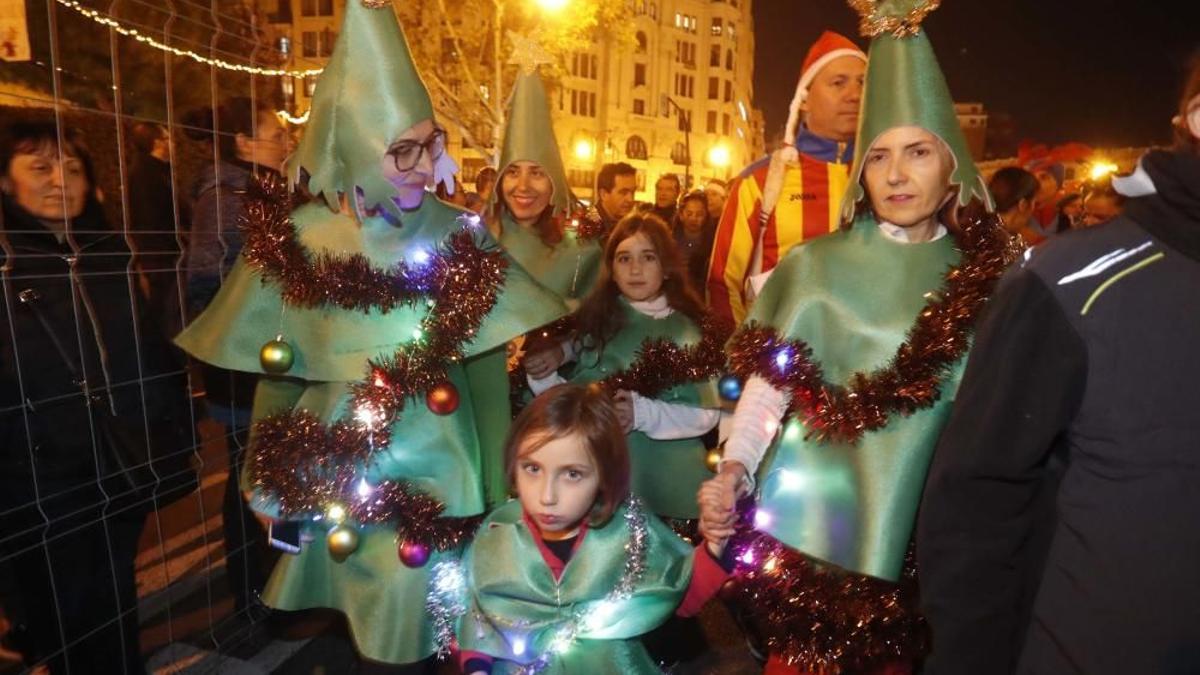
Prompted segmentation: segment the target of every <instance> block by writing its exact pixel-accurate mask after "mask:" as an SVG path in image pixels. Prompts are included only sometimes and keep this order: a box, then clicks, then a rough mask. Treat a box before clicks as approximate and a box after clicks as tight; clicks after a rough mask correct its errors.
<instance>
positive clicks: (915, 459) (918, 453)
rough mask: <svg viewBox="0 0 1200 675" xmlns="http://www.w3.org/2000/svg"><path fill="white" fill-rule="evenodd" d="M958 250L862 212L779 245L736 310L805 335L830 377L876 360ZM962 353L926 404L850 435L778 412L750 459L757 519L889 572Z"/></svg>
mask: <svg viewBox="0 0 1200 675" xmlns="http://www.w3.org/2000/svg"><path fill="white" fill-rule="evenodd" d="M958 261H959V253H958V251H957V250H955V248H954V241H953V239H952V238H951V237H950V236H946V237H943V238H942V239H939V240H937V241H934V242H928V243H922V244H903V243H898V242H895V241H892V240H890V239H888V238H887V237H886V236H884V235H883V234H882V233H881V232H880V231H879V228H878V226H877V225H876V224H875V221H874V220H873V219H871V218H870V217H864V218H860V219H859V220H858V221H857V222H855V223H854V227H853V228H851V229H849V230H842V231H839V232H836V233H834V234H830V235H828V236H825V237H821V238H820V239H817V240H814V241H813V242H812V243H809V244H807V245H805V246H799V247H796V248H795V249H793V250H792V251H790V252H789V253H788V255H787V256H786V257H785V258H784V260H783V261H782V262H781V263H780V264H779V266H778V267H776V268H775V271H774V273H772V275H771V278H770V279H769V280H768V281H767V284H766V286H765V287H764V288H763V291H762V294H760V295H759V297H758V299H757V300H755V303H754V307H753V308H752V309H751V312H750V315H749V316H748V317H747V321H758V322H759V323H762V324H768V325H770V326H773V327H774V328H776V329H777V330H779V331H780V333H781V334H782V335H784V336H785V337H787V338H789V339H796V340H804V341H805V342H807V343H808V345H809V346H810V347H811V348H812V358H813V360H814V362H816V363H818V364H820V366H821V368H822V369H823V370H824V374H825V379H826V380H827V381H829V382H834V383H844V382H846V381H847V380H848V379H849V377H850V376H851V375H852V374H854V373H855V372H865V373H871V372H873V371H874V370H876V369H878V368H881V367H884V366H886V365H887V364H888V363H889V361H890V360H891V358H892V356H893V355H894V354H895V353H896V349H897V348H898V347H899V346H900V344H901V343H902V342H903V341H904V339H905V335H906V333H907V331H908V330H909V329H910V328H911V327H912V325H913V323H914V321H915V320H916V317H917V313H918V312H920V311H921V308H922V307H923V306H924V304H925V302H926V299H925V297H924V296H925V294H926V293H928V292H931V291H935V290H937V289H938V288H940V287H941V285H942V276H943V275H944V274H945V272H946V269H947V267H949V266H950V265H954V264H957V263H958ZM961 369H962V364H961V362H960V363H959V364H958V365H956V366H955V368H954V370H953V372H952V373H951V374H950V375H948V376H947V377H946V378H945V379H944V380H943V384H942V396H941V399H940V400H939V401H938V402H937V403H936V404H935V405H934V406H933V407H931V408H926V409H924V410H921V411H918V412H917V413H915V414H913V415H911V416H909V417H904V416H900V415H896V416H894V417H893V418H892V420H891V422H889V423H888V425H887V426H886V427H885V428H883V429H880V430H878V431H874V432H867V433H866V434H865V435H864V436H863V437H862V439H861V440H859V441H858V442H857V443H855V444H853V445H851V444H846V443H834V442H823V441H818V440H816V439H815V438H808V439H806V438H805V436H806V435H807V434H806V430H805V429H804V428H803V426H802V425H801V424H800V423H799V422H798V421H796V420H795V419H792V420H788V421H787V422H786V424H785V426H784V428H783V433H782V434H781V435H780V436H779V438H778V440H777V441H776V443H775V444H774V446H773V449H772V452H773V455H769V456H768V459H767V460H766V461H764V462H763V464H762V465H761V467H760V470H759V484H760V487H761V500H760V505H759V508H760V510H762V511H764V512H765V514H766V516H767V517H766V518H765V519H764V520H765V522H762V523H760V524H762V525H763V527H761V528H760V529H763V530H765V531H766V532H768V533H770V534H771V535H772V536H774V537H775V538H777V539H779V540H780V541H781V542H783V543H784V544H787V545H788V546H791V547H792V548H795V549H797V550H799V551H801V552H803V553H805V554H808V555H810V556H813V557H815V558H819V559H821V560H825V561H827V562H831V563H834V564H836V565H839V566H841V567H844V568H846V569H849V570H851V571H854V572H859V573H862V574H869V575H872V576H876V577H881V578H883V579H888V580H896V579H898V578H899V575H900V571H901V566H902V563H903V560H904V554H905V551H906V549H907V547H908V543H909V539H910V536H911V534H912V527H913V521H914V517H915V515H916V511H917V505H918V503H919V501H920V497H921V490H922V487H923V485H924V482H925V473H926V471H927V469H928V465H929V460H930V458H931V456H932V454H933V448H934V444H935V443H936V442H937V439H938V436H939V435H940V433H941V430H942V427H943V425H944V424H945V422H946V419H947V417H948V415H949V412H950V407H951V404H952V403H953V400H954V392H955V391H956V390H957V388H958V381H959V378H960V377H961Z"/></svg>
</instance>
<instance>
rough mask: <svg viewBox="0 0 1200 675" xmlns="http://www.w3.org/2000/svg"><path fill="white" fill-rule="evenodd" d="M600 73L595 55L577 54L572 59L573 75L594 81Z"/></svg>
mask: <svg viewBox="0 0 1200 675" xmlns="http://www.w3.org/2000/svg"><path fill="white" fill-rule="evenodd" d="M599 73H600V68H599V63H598V60H597V57H596V55H595V54H586V53H577V54H574V55H572V57H571V74H572V75H574V76H575V77H582V78H584V79H587V80H594V79H596V78H597V77H598V75H599Z"/></svg>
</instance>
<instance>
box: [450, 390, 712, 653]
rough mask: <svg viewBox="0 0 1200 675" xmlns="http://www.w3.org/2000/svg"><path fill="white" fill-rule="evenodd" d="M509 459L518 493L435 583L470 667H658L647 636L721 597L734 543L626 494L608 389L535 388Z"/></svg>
mask: <svg viewBox="0 0 1200 675" xmlns="http://www.w3.org/2000/svg"><path fill="white" fill-rule="evenodd" d="M505 458H506V465H507V466H508V467H509V471H510V475H511V476H512V480H513V483H514V486H515V489H516V493H517V497H518V498H517V499H515V500H512V501H510V502H508V503H507V504H505V505H503V506H501V507H500V508H499V509H497V510H496V511H495V512H493V513H492V514H491V515H489V516H488V518H487V520H485V521H484V524H483V525H482V527H480V530H479V533H478V535H477V536H476V537H475V539H474V541H473V542H472V543H471V546H470V548H468V550H467V553H466V555H465V557H464V559H463V561H462V564H461V566H459V565H456V564H454V563H444V564H442V565H441V566H440V567H439V569H437V570H435V573H434V584H433V586H432V587H431V593H430V598H429V607H430V609H431V611H432V613H433V615H434V616H435V617H436V618H437V620H438V622H439V625H440V626H441V627H443V628H444V629H445V631H444V632H443V637H444V639H445V640H446V644H447V646H448V645H449V643H450V641H451V638H452V637H453V635H452V631H453V630H454V629H457V631H456V632H457V642H458V646H459V647H460V649H461V652H460V657H459V660H460V665H461V666H462V670H463V672H465V673H479V672H491V673H512V672H525V673H530V672H534V673H536V672H546V673H603V674H612V675H616V674H617V673H635V674H636V673H658V672H660V671H659V669H658V667H657V666H656V665H655V663H654V661H653V660H652V659H651V658H650V656H649V655H648V654H647V652H646V649H645V648H644V647H643V646H642V644H641V641H640V640H639V639H638V636H640V635H642V634H644V633H646V632H649V631H650V630H652V629H653V628H654V627H656V626H657V625H659V624H661V623H662V622H663V621H665V620H666V619H667V618H669V617H670V616H671V615H672V614H675V613H679V614H685V615H687V614H694V613H695V612H697V611H699V609H700V608H701V607H702V606H703V605H704V603H705V602H706V601H707V600H708V599H709V598H710V597H712V595H713V594H714V593H715V592H716V591H717V589H719V588H720V586H721V584H722V583H724V581H725V579H726V578H727V576H728V575H727V572H726V568H728V567H731V566H732V565H731V560H729V559H726V560H725V562H724V563H722V562H721V561H720V560H719V558H720V557H721V556H722V554H723V553H724V549H725V542H724V541H718V540H713V541H708V542H705V544H703V545H702V546H700V547H698V548H696V549H695V550H694V551H693V550H691V549H690V548H689V547H688V546H687V545H686V544H685V543H684V542H683V541H682V540H681V539H679V538H678V537H677V536H675V534H674V533H672V532H671V530H670V529H669V528H667V527H666V526H665V525H664V524H663V523H662V522H661V521H659V520H658V519H657V518H655V517H653V515H651V514H649V513H646V512H645V510H644V507H643V506H642V505H641V502H640V501H639V500H638V499H637V498H636V497H629V454H628V450H627V448H626V445H625V439H624V436H623V435H622V434H621V433H620V424H619V422H618V419H617V413H616V410H615V408H614V406H613V405H612V403H611V399H610V398H609V396H608V395H607V394H606V393H604V392H603V391H601V390H599V389H598V388H595V387H582V386H577V385H561V386H557V387H554V388H552V389H551V390H549V391H547V392H546V393H544V394H542V395H541V396H539V397H538V398H536V399H535V400H534V401H533V403H531V404H530V405H529V406H528V407H527V408H526V409H525V410H524V411H522V413H521V415H520V416H519V417H518V418H517V421H516V422H515V423H514V425H513V434H512V436H511V438H510V440H509V442H508V445H507V447H506V449H505ZM456 620H457V625H456Z"/></svg>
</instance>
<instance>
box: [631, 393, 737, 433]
mask: <svg viewBox="0 0 1200 675" xmlns="http://www.w3.org/2000/svg"><path fill="white" fill-rule="evenodd" d="M630 393H631V394H633V428H634V429H637V430H638V431H640V432H642V433H644V434H646V435H647V436H649V437H650V438H653V439H655V440H659V441H670V440H675V439H678V438H695V437H697V436H703V435H704V434H705V433H706V432H708V430H709V429H712V428H713V427H715V426H717V422H719V421H720V420H721V411H720V410H710V409H708V408H699V407H696V406H691V405H686V404H683V403H667V402H666V401H659V400H658V399H653V398H647V397H645V396H639V395H638V394H637V393H636V392H630Z"/></svg>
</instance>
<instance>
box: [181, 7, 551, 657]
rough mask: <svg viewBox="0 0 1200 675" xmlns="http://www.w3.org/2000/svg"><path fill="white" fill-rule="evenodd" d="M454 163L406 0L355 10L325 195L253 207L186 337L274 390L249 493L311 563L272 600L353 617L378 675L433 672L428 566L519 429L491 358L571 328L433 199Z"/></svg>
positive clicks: (341, 51)
mask: <svg viewBox="0 0 1200 675" xmlns="http://www.w3.org/2000/svg"><path fill="white" fill-rule="evenodd" d="M377 6H378V8H377ZM444 148H445V132H444V131H443V130H441V129H440V128H438V127H437V125H436V124H435V123H434V121H433V106H432V104H431V102H430V99H429V94H428V92H427V91H426V90H425V87H424V85H423V84H422V83H421V80H420V78H419V77H418V75H417V73H416V70H415V68H414V66H413V64H412V60H411V58H410V56H409V51H408V47H407V45H406V43H405V40H404V36H403V33H402V32H401V30H400V26H399V24H398V23H397V21H396V18H395V14H394V13H393V12H392V10H391V8H390V4H386V3H385V4H382V5H380V4H379V3H375V2H366V1H365V0H351V2H349V3H347V5H346V14H345V19H344V25H343V30H342V32H341V35H340V38H339V40H338V43H337V46H336V48H335V50H334V54H333V57H332V59H331V61H330V63H329V65H328V67H327V68H326V70H325V72H324V73H323V74H322V75H321V79H320V80H319V82H318V83H317V87H316V91H315V96H314V99H313V107H312V114H311V117H310V121H309V123H308V125H307V129H306V132H305V135H304V137H303V139H302V140H301V142H300V145H299V147H298V148H297V151H296V154H295V155H294V156H293V157H291V158H290V159H289V162H288V184H289V186H292V187H294V186H296V185H303V186H306V187H307V190H308V192H309V193H311V194H312V195H314V196H315V197H316V200H315V201H314V202H312V203H308V204H304V205H302V206H299V207H297V208H295V209H293V210H292V211H291V212H290V219H287V220H285V219H283V218H282V216H283V215H288V214H287V212H286V211H284V210H282V209H280V208H279V206H278V203H277V202H272V201H270V200H263V199H261V198H259V199H256V200H255V201H254V203H253V204H252V205H251V208H249V209H248V210H247V215H248V228H247V230H246V245H245V248H244V249H243V254H242V258H241V259H240V260H239V262H238V263H237V264H236V265H235V267H234V269H233V271H232V272H231V274H230V276H229V277H228V278H227V279H226V281H225V283H224V285H223V286H222V288H221V291H220V293H218V295H217V296H216V298H214V299H213V301H212V303H211V304H210V305H209V308H208V310H207V311H206V312H205V313H204V314H203V315H201V316H200V317H199V318H198V319H197V320H196V321H195V322H194V323H193V324H192V325H191V326H189V327H188V329H187V330H186V331H184V333H183V334H182V335H181V336H180V337H179V339H178V342H179V344H180V345H181V346H183V347H184V348H185V349H187V350H188V351H189V352H190V353H192V354H193V355H194V356H196V357H197V358H200V359H202V360H204V361H207V362H210V363H216V364H217V365H221V366H223V367H226V368H230V369H235V370H241V371H244V372H251V373H255V374H258V375H260V378H259V384H258V389H257V392H256V395H255V409H254V418H255V427H254V430H253V433H252V437H251V439H252V440H251V446H250V453H249V459H248V461H247V470H246V472H245V473H244V475H243V489H245V490H246V491H247V495H248V497H249V499H250V504H251V507H252V508H253V509H254V510H255V511H256V512H258V513H259V514H260V515H261V516H262V517H263V518H264V519H266V520H269V521H270V522H271V526H272V539H274V540H276V541H277V542H278V544H277V545H278V546H279V547H280V548H284V549H285V550H289V551H290V552H293V553H294V555H285V556H283V558H282V560H281V561H280V563H279V564H278V566H277V567H276V568H275V570H274V572H273V573H272V575H271V578H270V580H269V581H268V583H267V586H266V589H265V591H264V593H263V599H264V601H265V602H266V603H267V604H268V605H270V606H271V607H274V608H277V609H282V610H303V609H310V608H331V609H334V610H337V611H339V612H341V613H342V614H343V615H344V616H345V618H346V623H347V625H348V627H349V631H350V634H351V637H352V640H353V642H354V644H355V646H356V647H357V648H358V650H359V652H360V654H361V656H362V658H363V659H364V661H365V662H366V663H367V664H368V670H374V668H375V667H379V666H378V665H377V666H375V667H372V666H370V665H369V664H371V663H375V664H380V663H383V664H391V666H390V667H389V669H390V670H391V671H392V672H396V671H410V672H424V671H425V670H426V669H427V668H429V667H430V663H429V658H430V657H431V656H432V655H433V653H434V628H433V626H432V624H431V623H430V621H429V619H428V618H427V617H426V613H425V611H424V609H423V608H424V606H425V595H426V590H427V588H428V586H429V581H430V570H431V569H432V568H433V566H434V565H435V564H436V563H437V562H438V561H439V559H441V558H442V557H443V556H444V555H446V554H445V553H441V552H439V551H438V550H437V548H438V545H439V544H442V545H443V546H442V547H443V548H446V547H447V546H445V544H446V543H447V541H448V540H450V543H453V541H452V540H453V539H455V538H456V536H455V535H454V533H453V532H451V531H450V530H449V529H448V528H447V527H444V525H445V524H446V521H444V520H440V519H439V518H438V516H452V517H460V516H471V515H474V514H478V513H481V512H482V511H483V509H484V495H483V488H482V484H481V483H482V482H481V478H480V475H481V472H482V470H483V468H484V467H481V462H483V461H484V460H483V459H482V458H481V451H480V446H481V444H485V443H492V442H494V443H495V444H496V445H497V446H498V445H499V444H500V439H497V440H495V441H492V440H491V439H490V436H489V434H491V433H497V432H502V431H503V429H497V428H495V427H492V426H487V425H485V424H484V423H483V422H482V421H481V419H482V417H483V416H484V411H485V410H486V411H487V412H488V413H489V414H490V412H491V408H494V407H495V406H494V405H493V401H494V400H501V401H506V400H507V397H506V395H507V378H506V377H505V375H504V371H503V368H502V367H501V368H500V370H499V371H496V370H495V369H492V368H483V369H477V368H475V367H474V366H475V362H476V361H478V360H479V355H480V354H483V353H485V352H486V353H488V354H489V355H490V354H492V353H494V352H495V351H496V350H497V349H500V350H501V354H502V348H503V347H502V346H503V345H504V344H505V343H507V342H508V341H509V340H510V339H512V338H514V337H516V336H517V335H519V334H521V333H523V332H525V331H528V330H531V329H533V328H535V327H537V326H539V325H541V324H544V323H546V322H549V321H552V320H554V319H556V318H558V317H559V316H561V315H562V314H563V313H564V312H565V307H563V306H562V304H561V302H559V301H558V299H557V297H556V296H554V295H553V294H551V293H549V292H548V291H545V290H544V289H542V288H540V287H539V286H538V285H537V284H535V283H533V282H532V281H531V280H530V279H529V277H528V276H527V275H526V274H525V272H524V270H522V269H521V267H520V266H519V265H517V264H516V263H515V262H513V261H512V260H511V259H508V258H506V257H505V256H504V255H503V254H502V252H500V248H499V246H498V245H497V244H496V242H495V241H494V240H493V239H492V238H491V237H490V236H489V235H488V233H487V231H486V229H485V228H484V227H482V226H481V225H479V224H478V223H477V220H473V219H468V218H467V217H466V216H464V212H463V211H460V210H458V209H455V208H454V207H452V206H450V205H447V204H445V203H443V202H440V201H438V200H437V199H436V198H434V197H433V195H432V194H431V193H429V192H428V191H427V190H428V187H429V186H430V185H432V184H433V183H434V182H445V180H447V179H448V178H449V176H450V175H451V174H452V173H453V170H454V165H453V162H452V161H451V160H450V159H449V158H448V157H447V156H446V155H445V152H444ZM272 213H279V214H280V217H279V218H273V216H272V215H271V214H272ZM473 215H474V214H471V216H472V217H473ZM276 221H282V222H276ZM264 233H265V236H264ZM400 263H403V267H402V268H401V267H398V265H399V264H400ZM277 336H279V338H278V339H276V338H277ZM260 347H264V348H263V349H262V350H261V351H260ZM502 365H503V362H502V361H501V366H502ZM368 373H370V375H369V376H368ZM488 419H489V420H490V419H491V418H488ZM431 502H436V503H437V504H440V505H442V506H443V507H444V511H442V512H441V513H440V514H439V513H437V509H436V508H431V507H427V506H426V507H422V506H421V505H422V504H425V505H428V504H429V503H431ZM422 509H424V510H422ZM418 511H420V513H421V515H420V516H417V515H416V514H417V512H418ZM406 526H407V527H406ZM414 526H415V527H417V528H419V529H421V530H422V531H421V532H416V531H415V530H414V529H413V527H414ZM431 533H432V534H431ZM437 533H442V534H443V535H446V536H438V534H437ZM446 533H449V534H446ZM398 555H399V559H398ZM402 562H403V563H404V564H401V563H402ZM400 664H407V665H403V666H401V665H400Z"/></svg>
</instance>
